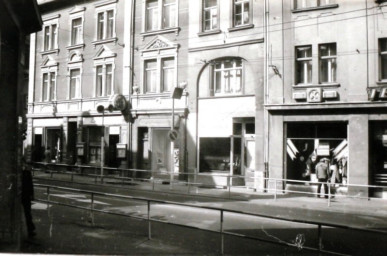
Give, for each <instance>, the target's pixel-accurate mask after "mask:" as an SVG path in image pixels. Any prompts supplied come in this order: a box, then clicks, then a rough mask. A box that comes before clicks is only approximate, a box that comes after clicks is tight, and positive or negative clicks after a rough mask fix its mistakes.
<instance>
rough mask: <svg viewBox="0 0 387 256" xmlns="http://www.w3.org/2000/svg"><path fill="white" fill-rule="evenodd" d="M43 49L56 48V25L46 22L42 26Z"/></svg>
mask: <svg viewBox="0 0 387 256" xmlns="http://www.w3.org/2000/svg"><path fill="white" fill-rule="evenodd" d="M43 33H44V35H43V36H44V40H43V50H44V51H49V50H53V49H57V48H58V25H57V24H48V25H45V26H44V28H43Z"/></svg>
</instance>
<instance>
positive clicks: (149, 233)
mask: <svg viewBox="0 0 387 256" xmlns="http://www.w3.org/2000/svg"><path fill="white" fill-rule="evenodd" d="M151 238H152V233H151V221H150V201H149V200H148V240H151Z"/></svg>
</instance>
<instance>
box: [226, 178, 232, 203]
mask: <svg viewBox="0 0 387 256" xmlns="http://www.w3.org/2000/svg"><path fill="white" fill-rule="evenodd" d="M227 186H228V198H229V199H230V198H231V175H227Z"/></svg>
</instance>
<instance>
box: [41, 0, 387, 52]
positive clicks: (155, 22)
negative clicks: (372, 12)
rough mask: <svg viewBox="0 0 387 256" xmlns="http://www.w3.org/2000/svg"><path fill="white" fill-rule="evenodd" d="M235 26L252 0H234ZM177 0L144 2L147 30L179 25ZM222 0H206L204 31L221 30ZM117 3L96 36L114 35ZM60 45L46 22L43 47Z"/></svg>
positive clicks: (310, 2)
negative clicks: (220, 11) (220, 10)
mask: <svg viewBox="0 0 387 256" xmlns="http://www.w3.org/2000/svg"><path fill="white" fill-rule="evenodd" d="M232 1H233V2H232V27H233V28H238V27H246V26H248V25H252V8H251V5H252V3H251V2H252V0H232ZM335 2H336V0H294V7H295V10H303V9H308V8H315V7H326V6H332V5H334V3H335ZM379 2H380V1H379ZM381 2H385V1H381ZM177 9H178V1H177V0H146V1H145V6H144V17H145V18H144V22H143V32H152V31H159V30H165V29H170V28H176V27H177V26H178V24H177V23H178V18H177V16H178V15H177ZM219 9H220V0H203V2H202V13H201V22H202V28H201V32H204V33H201V35H203V34H206V32H211V31H217V30H219ZM115 12H116V7H115V6H113V7H112V8H111V9H105V10H103V11H101V12H98V13H97V26H96V40H105V39H109V38H114V37H115V36H116V35H115V25H116V22H115V16H116V14H115ZM83 21H84V17H83V16H79V15H77V16H76V17H75V18H73V19H72V20H71V30H70V33H71V34H70V38H71V39H70V44H71V45H79V44H82V43H83ZM57 48H58V24H57V23H50V24H47V25H45V26H44V40H43V51H49V50H53V49H57Z"/></svg>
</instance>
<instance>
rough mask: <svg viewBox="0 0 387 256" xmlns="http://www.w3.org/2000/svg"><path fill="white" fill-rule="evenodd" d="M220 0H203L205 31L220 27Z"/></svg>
mask: <svg viewBox="0 0 387 256" xmlns="http://www.w3.org/2000/svg"><path fill="white" fill-rule="evenodd" d="M218 28H219V26H218V1H217V0H204V1H203V31H204V32H206V31H211V30H215V29H218Z"/></svg>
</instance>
